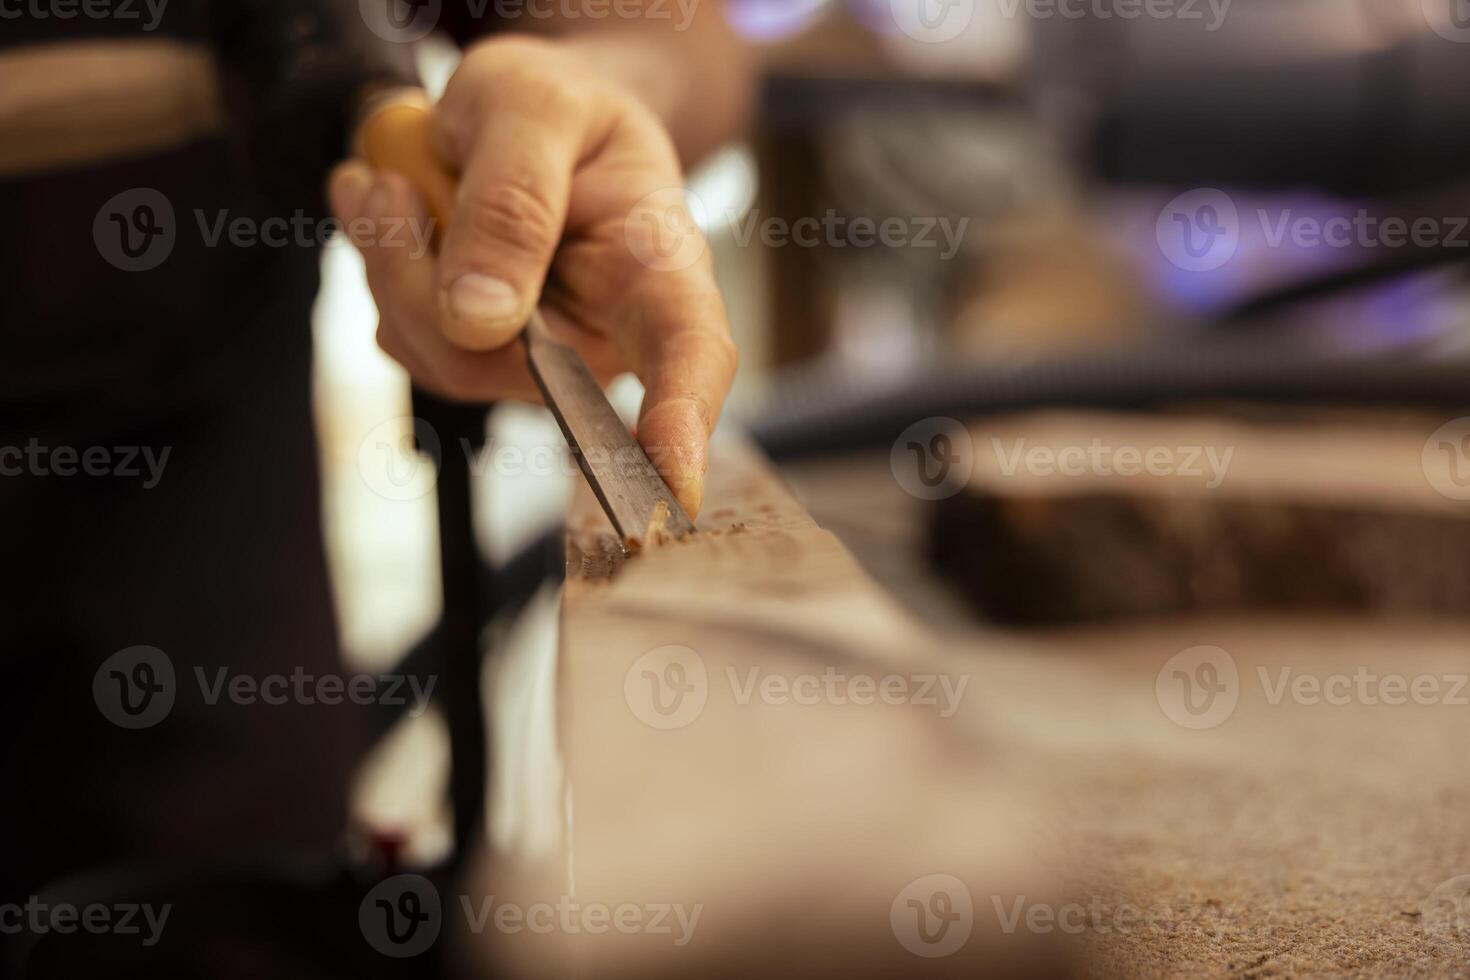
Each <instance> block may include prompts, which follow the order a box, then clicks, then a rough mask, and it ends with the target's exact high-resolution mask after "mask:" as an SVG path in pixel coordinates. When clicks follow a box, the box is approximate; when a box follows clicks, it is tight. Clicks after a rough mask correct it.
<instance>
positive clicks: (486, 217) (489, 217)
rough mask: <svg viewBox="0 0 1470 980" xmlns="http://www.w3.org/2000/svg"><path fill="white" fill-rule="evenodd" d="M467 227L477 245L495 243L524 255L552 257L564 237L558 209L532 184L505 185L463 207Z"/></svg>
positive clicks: (492, 189) (471, 200)
mask: <svg viewBox="0 0 1470 980" xmlns="http://www.w3.org/2000/svg"><path fill="white" fill-rule="evenodd" d="M462 208H463V212H464V218H465V224H466V226H467V228H468V230H469V232H470V235H471V236H472V237H473V239H474V240H475V241H477V242H490V243H494V245H495V247H496V248H497V249H504V248H510V249H513V250H515V251H517V252H519V253H521V254H523V255H528V256H534V257H537V258H550V256H551V253H552V252H553V251H554V250H555V248H556V244H557V240H558V239H559V238H560V237H561V227H560V222H559V221H558V219H557V214H556V209H555V208H554V207H552V205H551V203H550V202H549V201H548V200H547V197H546V194H545V192H544V191H542V190H541V189H540V188H538V187H536V186H535V185H533V184H530V183H526V182H521V183H506V184H501V185H499V186H497V187H494V188H490V189H488V190H487V192H484V193H481V194H479V195H478V196H476V197H473V198H470V199H469V200H467V201H466V202H464V204H463V205H462Z"/></svg>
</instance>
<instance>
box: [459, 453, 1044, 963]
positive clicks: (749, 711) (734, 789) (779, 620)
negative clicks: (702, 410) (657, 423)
mask: <svg viewBox="0 0 1470 980" xmlns="http://www.w3.org/2000/svg"><path fill="white" fill-rule="evenodd" d="M705 499H706V501H707V502H706V505H705V509H704V511H703V513H702V514H701V515H700V517H699V520H698V522H697V523H698V527H699V534H698V535H696V536H695V537H694V538H692V539H686V540H685V541H683V542H677V543H673V544H670V545H666V546H664V547H662V548H658V549H654V550H651V551H645V552H644V553H642V554H640V555H638V556H636V557H634V558H630V559H627V560H626V561H622V562H618V561H617V560H616V559H615V550H614V549H612V548H611V547H610V546H609V540H610V538H609V536H610V535H611V534H612V531H611V528H610V527H608V526H607V525H606V523H605V521H604V520H603V519H602V518H601V517H600V515H598V514H597V513H596V511H595V507H585V506H584V507H582V508H580V509H579V512H578V514H577V515H576V516H574V518H573V522H572V525H571V526H572V533H571V535H570V539H571V540H570V547H569V552H568V554H569V578H568V582H567V585H566V590H565V599H564V605H563V611H562V622H561V637H560V663H559V666H558V676H559V680H558V711H559V719H558V725H559V730H560V747H561V754H562V757H563V764H564V771H565V787H564V788H565V822H564V836H563V839H562V845H561V847H560V848H559V850H558V852H557V853H554V854H550V855H542V856H540V857H537V856H534V855H524V854H514V853H502V854H487V855H485V856H484V858H483V859H482V860H481V861H480V862H478V866H477V868H476V869H475V871H474V872H473V874H472V875H471V876H470V880H469V882H468V883H467V884H466V886H465V893H466V894H467V895H468V896H470V897H471V901H472V902H478V901H480V900H482V899H483V898H484V897H485V896H490V895H493V896H495V901H496V902H497V903H506V902H508V903H512V904H514V905H516V906H518V907H522V908H526V907H530V906H534V905H536V904H537V903H544V904H547V905H554V904H555V903H557V902H558V901H560V902H562V903H563V905H568V904H570V905H572V906H574V907H576V908H579V909H587V908H593V907H600V908H603V909H606V910H608V911H609V914H610V915H613V914H616V913H615V910H617V909H619V908H624V909H626V908H629V907H631V908H636V909H640V910H645V911H642V912H639V913H637V915H638V922H639V923H641V924H642V925H651V924H652V923H651V917H652V915H653V913H652V912H649V911H647V910H649V909H651V908H653V907H655V906H661V905H666V906H670V907H672V908H673V909H682V910H683V913H682V914H683V917H684V918H683V921H684V922H685V923H686V926H689V928H686V929H685V930H684V935H682V936H681V935H680V927H679V926H678V925H674V929H673V933H672V934H670V933H664V932H657V931H655V930H653V929H650V928H642V926H641V925H640V926H639V927H637V928H634V929H630V930H628V931H619V930H618V929H616V928H607V929H606V930H605V931H602V932H600V933H597V934H594V933H593V932H592V931H591V930H590V929H587V928H584V927H582V926H581V925H580V924H576V923H575V922H574V927H573V928H567V927H565V924H564V923H559V924H558V926H557V927H556V928H553V929H551V930H549V931H547V932H545V933H544V934H539V935H538V934H534V933H532V932H530V931H529V930H525V929H522V930H497V929H495V928H493V927H492V928H490V929H487V930H485V931H483V932H481V933H480V934H479V935H463V934H462V935H460V936H459V937H458V939H459V944H458V945H459V949H460V950H461V951H462V952H463V953H464V955H465V956H466V957H467V959H468V962H469V964H470V965H471V968H472V972H479V971H484V970H493V971H497V973H498V974H507V975H511V976H596V977H624V976H627V977H634V976H636V977H648V976H691V977H692V976H700V977H703V976H778V977H781V976H843V977H868V976H871V977H885V978H886V977H894V976H910V975H920V976H923V975H941V976H978V975H984V976H989V977H995V976H1028V977H1030V976H1050V975H1058V974H1059V973H1060V972H1061V956H1062V953H1061V951H1060V950H1059V949H1058V948H1057V947H1056V940H1057V939H1058V938H1060V937H1059V936H1058V935H1057V934H1055V933H1053V934H1049V935H1038V934H1036V933H1035V932H1032V931H1028V930H1027V929H1026V928H1025V927H1024V926H1022V927H1021V928H1019V929H1018V928H1015V927H1014V924H1012V928H1011V930H1010V931H1007V930H1006V928H1005V927H1004V924H1003V923H1002V922H1001V921H1000V920H999V917H998V916H997V915H996V912H995V909H996V908H997V904H996V903H997V902H1001V903H1003V904H1004V906H1005V907H1007V908H1010V907H1012V906H1013V903H1014V902H1015V899H1016V897H1017V896H1022V895H1024V896H1026V901H1027V902H1030V903H1035V902H1044V901H1046V900H1047V896H1048V895H1049V894H1050V892H1049V891H1048V886H1047V885H1046V884H1045V882H1044V876H1043V875H1042V874H1040V873H1039V871H1038V866H1037V863H1036V858H1035V857H1034V856H1033V850H1034V845H1036V844H1037V841H1035V840H1033V838H1032V834H1033V832H1034V831H1036V830H1037V828H1038V826H1039V823H1038V821H1037V819H1036V816H1037V815H1036V812H1035V810H1034V809H1033V808H1032V806H1031V805H1030V804H1028V803H1027V802H1026V801H1025V800H1024V799H1023V797H1022V794H1020V793H1019V792H1013V791H1012V790H1011V788H1010V787H1008V785H1007V784H1006V782H1005V781H1004V779H1003V778H1002V777H1001V775H1000V773H999V771H998V770H997V769H996V768H994V767H993V766H992V762H991V760H990V759H989V758H988V757H987V753H986V751H985V749H984V744H985V742H984V734H983V730H981V729H978V728H977V726H976V725H975V720H974V715H973V714H967V713H966V712H964V711H962V710H952V711H950V712H949V713H947V714H946V713H945V708H946V706H950V705H955V706H960V705H962V704H963V701H964V693H963V692H964V690H965V685H967V684H969V683H970V682H971V681H972V680H973V679H972V678H969V677H968V676H967V675H962V673H961V672H957V671H955V670H954V668H953V667H952V666H947V665H946V662H945V661H944V660H942V659H940V658H938V657H937V656H936V650H937V647H936V646H935V641H934V639H933V637H931V636H929V635H928V634H927V633H926V631H925V630H924V629H923V628H922V627H921V626H920V625H919V624H916V623H914V622H913V621H911V620H910V619H909V618H908V617H907V616H906V615H905V614H904V613H903V611H902V610H901V609H900V608H898V607H897V606H896V605H895V604H894V603H893V602H892V601H891V600H890V599H889V598H888V597H886V596H885V595H884V594H883V593H882V592H881V590H879V589H878V587H877V586H876V585H875V584H874V583H873V582H872V581H871V580H870V579H869V578H868V577H867V576H866V575H865V574H864V573H863V572H862V570H861V569H860V568H858V566H857V565H856V563H855V562H854V561H853V559H852V558H851V556H849V555H848V553H847V552H846V551H845V550H844V549H843V547H842V546H841V544H840V543H839V542H838V541H837V539H836V538H835V537H833V536H832V535H831V534H829V533H828V532H826V531H824V530H822V529H821V528H819V527H817V526H816V524H815V523H813V521H812V520H811V518H810V517H809V516H808V515H807V513H806V512H805V510H803V509H802V508H801V506H800V505H799V504H798V503H797V502H796V501H795V500H794V499H793V498H792V497H791V495H790V494H789V493H788V492H787V491H786V490H785V488H784V487H782V486H781V484H780V483H779V481H778V480H777V479H776V478H775V477H774V476H773V474H772V473H771V472H770V471H769V470H768V469H767V468H766V466H765V465H764V464H763V462H762V461H760V460H759V459H758V458H757V457H756V456H755V455H754V454H753V453H752V452H751V451H750V450H748V449H746V448H745V447H743V446H740V445H735V444H730V443H725V444H722V445H720V446H719V447H718V448H717V449H716V451H715V454H714V464H713V466H712V469H711V474H710V483H709V487H708V489H707V492H706V497H705ZM826 678H832V680H831V681H828V680H826ZM863 678H868V679H870V680H871V688H870V687H869V686H868V685H867V683H866V682H864V681H863V680H862V679H863ZM926 680H927V683H928V686H927V687H925V688H924V690H923V691H920V685H923V684H926ZM885 683H886V684H888V685H889V686H888V688H887V689H886V690H887V692H888V694H889V697H888V698H886V699H885V698H883V697H881V696H879V695H878V694H877V693H875V692H877V691H881V690H884V688H883V687H882V685H883V684H885ZM676 684H678V685H682V689H683V699H682V700H681V699H680V698H679V697H678V696H676V693H675V685H676ZM945 684H948V685H949V691H950V694H949V695H946V694H944V693H943V690H944V688H943V685H945ZM814 685H816V686H814ZM827 685H830V686H827ZM901 685H902V686H903V688H902V691H901V690H900V686H901ZM832 691H836V692H839V693H837V694H833V693H829V692H832ZM747 693H748V694H749V696H748V697H747V696H746V694H747ZM655 696H657V697H658V698H659V700H658V702H657V703H655V701H654V697H655ZM865 698H866V700H868V701H871V702H872V703H859V702H861V701H863V700H864V699H865ZM930 698H932V699H933V700H934V702H935V703H934V704H928V703H924V702H926V701H927V700H928V699H930ZM921 911H922V912H923V914H924V916H925V918H924V919H923V925H924V927H925V929H926V932H925V935H923V936H921V935H920V934H919V927H920V918H919V916H920V912H921ZM623 914H624V915H625V916H629V917H631V916H633V915H634V913H632V912H627V911H626V910H625V911H624V913H623ZM696 915H697V916H698V918H697V919H695V918H694V916H696ZM573 918H574V919H575V913H573ZM627 921H628V922H631V921H632V919H631V918H630V919H628V920H627ZM678 921H679V918H678V915H676V914H674V913H673V912H671V913H669V916H668V920H667V922H665V923H664V925H668V924H670V923H677V922H678ZM680 940H682V941H680ZM951 947H952V948H951ZM936 953H944V954H945V955H935V954H936Z"/></svg>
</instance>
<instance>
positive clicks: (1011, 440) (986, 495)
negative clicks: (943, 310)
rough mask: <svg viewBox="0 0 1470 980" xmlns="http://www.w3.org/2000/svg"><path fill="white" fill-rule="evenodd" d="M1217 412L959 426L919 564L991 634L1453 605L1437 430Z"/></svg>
mask: <svg viewBox="0 0 1470 980" xmlns="http://www.w3.org/2000/svg"><path fill="white" fill-rule="evenodd" d="M1231 412H1232V414H1228V415H1227V414H1224V413H1221V414H1205V413H1188V414H1169V415H1148V414H1132V413H1116V412H1045V413H1031V414H1026V415H1019V416H1010V417H1005V418H996V419H991V420H987V421H986V422H984V423H981V424H977V425H976V426H974V427H973V428H972V429H971V443H972V445H971V449H972V456H973V468H972V471H971V473H972V475H971V478H970V481H969V484H968V486H967V487H966V489H965V490H964V491H963V492H961V493H959V494H957V495H955V496H952V497H950V498H948V499H944V500H941V501H939V502H938V503H936V504H935V505H934V507H933V509H932V518H931V523H930V528H929V541H930V544H929V550H930V553H931V555H932V557H933V559H934V561H935V563H936V564H937V565H938V567H939V568H940V569H941V570H943V571H944V572H945V573H946V574H947V575H948V576H949V577H950V578H951V579H952V580H953V581H955V582H956V583H957V584H958V586H959V587H960V588H961V590H962V591H963V592H964V593H965V594H966V595H967V596H968V597H969V598H970V599H971V600H972V602H973V603H974V604H975V605H976V606H977V608H979V609H980V610H981V611H982V612H983V613H984V614H985V615H987V616H988V617H990V618H992V619H995V620H998V621H1001V622H1007V623H1028V624H1029V623H1035V624H1048V623H1074V622H1083V621H1088V620H1099V619H1108V618H1116V617H1122V616H1144V615H1158V614H1172V613H1184V612H1193V611H1216V610H1236V609H1313V610H1333V609H1337V610H1371V611H1375V612H1382V611H1387V610H1404V611H1412V612H1429V613H1443V614H1452V615H1463V614H1464V612H1465V610H1466V609H1470V503H1467V499H1470V487H1462V486H1460V485H1459V484H1457V483H1455V480H1454V476H1453V475H1452V474H1451V472H1450V470H1449V469H1448V467H1449V466H1450V465H1451V464H1450V462H1449V460H1448V459H1447V458H1445V457H1444V456H1443V454H1442V453H1441V452H1440V450H1441V449H1444V448H1446V447H1441V446H1436V445H1435V438H1434V437H1435V434H1436V432H1437V431H1440V432H1443V431H1446V430H1442V429H1441V428H1440V427H1441V426H1443V425H1445V424H1446V423H1449V422H1450V421H1451V420H1449V419H1448V418H1442V417H1431V416H1422V415H1417V414H1380V413H1370V412H1363V411H1358V412H1346V411H1339V412H1315V413H1296V414H1284V413H1282V412H1281V411H1279V410H1266V409H1251V408H1249V407H1241V406H1235V407H1233V408H1232V409H1231ZM1451 427H1452V428H1453V426H1451ZM1451 434H1453V433H1451ZM1448 448H1449V449H1452V450H1453V449H1456V447H1455V446H1453V445H1450V446H1448ZM1124 451H1126V452H1128V454H1129V455H1127V456H1126V457H1125V456H1122V455H1119V454H1120V453H1122V452H1124ZM1150 454H1152V455H1150ZM1457 496H1458V498H1459V499H1457Z"/></svg>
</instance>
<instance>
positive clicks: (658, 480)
mask: <svg viewBox="0 0 1470 980" xmlns="http://www.w3.org/2000/svg"><path fill="white" fill-rule="evenodd" d="M525 344H526V354H527V360H528V361H529V362H530V365H531V375H532V377H534V378H535V379H536V385H537V387H539V388H540V389H541V395H542V397H544V398H545V399H546V405H547V407H548V408H550V409H551V414H552V415H554V416H556V423H557V425H559V426H561V431H562V435H564V436H566V439H567V445H568V446H570V447H571V450H572V455H573V456H575V457H576V459H577V465H578V466H580V467H581V468H582V473H583V475H585V476H586V477H587V483H588V484H589V485H591V487H592V492H593V493H595V494H596V495H597V499H598V501H599V502H600V503H601V504H602V509H603V510H604V511H606V512H607V516H608V518H609V519H611V520H612V523H613V527H615V528H616V529H617V532H618V534H619V535H620V536H621V537H622V539H623V542H624V546H625V547H628V546H633V547H639V546H641V545H642V544H644V543H645V542H646V541H647V539H648V538H649V537H650V536H651V535H654V536H656V535H658V534H660V533H662V534H667V535H668V536H669V537H671V538H682V537H683V536H684V535H686V534H688V533H689V532H690V531H693V530H694V522H693V521H691V520H690V519H689V515H687V514H685V513H684V508H682V507H680V506H679V501H678V500H677V499H676V498H675V497H674V494H673V492H672V491H670V490H669V487H668V485H667V484H666V483H664V481H663V477H661V476H659V474H658V470H657V469H655V468H654V465H653V463H652V461H651V460H649V458H648V454H647V453H645V452H644V451H643V447H642V446H640V445H638V442H637V440H635V439H634V438H633V434H632V433H631V432H629V431H628V427H627V425H625V424H624V423H623V420H622V419H621V418H620V417H619V416H618V413H617V412H616V411H614V410H613V407H612V403H610V402H609V401H608V400H607V395H606V394H605V393H604V392H603V390H602V386H601V385H600V384H598V383H597V379H596V378H594V377H593V376H592V372H591V371H589V370H588V369H587V365H586V363H585V362H583V360H582V358H581V355H579V354H578V353H577V352H576V351H574V350H572V348H570V347H568V346H566V345H565V344H561V343H558V342H557V341H555V340H553V339H552V337H551V335H550V334H549V333H548V332H547V330H546V324H545V323H544V322H542V320H541V315H540V314H539V313H537V314H533V315H532V317H531V321H530V322H529V323H528V324H526V332H525Z"/></svg>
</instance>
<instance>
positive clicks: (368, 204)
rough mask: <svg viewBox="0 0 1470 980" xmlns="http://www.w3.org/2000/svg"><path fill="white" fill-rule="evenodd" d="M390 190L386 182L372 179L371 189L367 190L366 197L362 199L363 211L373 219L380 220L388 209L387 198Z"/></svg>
mask: <svg viewBox="0 0 1470 980" xmlns="http://www.w3.org/2000/svg"><path fill="white" fill-rule="evenodd" d="M390 196H391V191H390V189H389V187H388V185H387V184H386V183H384V182H383V181H381V180H375V181H373V188H372V190H370V191H368V195H367V199H366V200H365V201H363V205H362V209H363V213H364V214H365V215H366V216H367V217H368V218H371V219H372V220H373V221H380V220H382V218H383V215H384V214H386V213H387V211H388V198H389V197H390Z"/></svg>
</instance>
